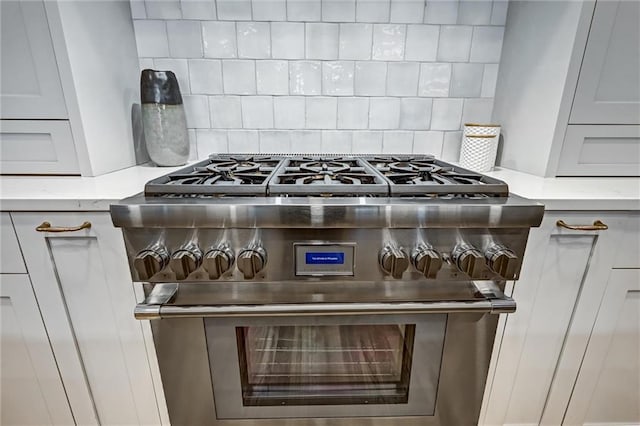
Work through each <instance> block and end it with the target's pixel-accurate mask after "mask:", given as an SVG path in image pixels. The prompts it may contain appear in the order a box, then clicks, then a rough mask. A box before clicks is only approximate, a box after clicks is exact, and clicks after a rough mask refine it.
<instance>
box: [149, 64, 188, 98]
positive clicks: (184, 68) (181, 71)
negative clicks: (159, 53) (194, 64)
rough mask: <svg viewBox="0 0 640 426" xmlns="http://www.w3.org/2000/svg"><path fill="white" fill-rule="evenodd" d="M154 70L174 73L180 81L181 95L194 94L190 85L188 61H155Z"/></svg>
mask: <svg viewBox="0 0 640 426" xmlns="http://www.w3.org/2000/svg"><path fill="white" fill-rule="evenodd" d="M153 68H154V69H156V70H158V71H173V73H174V74H175V75H176V78H177V79H178V86H179V87H180V93H182V94H183V95H185V94H187V95H188V94H189V93H192V91H191V85H190V84H189V66H188V65H187V60H186V59H166V58H162V59H154V60H153Z"/></svg>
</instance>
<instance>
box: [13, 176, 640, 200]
mask: <svg viewBox="0 0 640 426" xmlns="http://www.w3.org/2000/svg"><path fill="white" fill-rule="evenodd" d="M177 169H178V168H171V167H154V166H149V165H142V166H136V167H131V168H129V169H124V170H120V171H116V172H113V173H109V174H106V175H102V176H98V177H93V178H90V177H73V176H24V177H22V176H2V177H0V210H4V211H89V210H94V211H106V210H108V209H109V204H111V203H112V202H114V201H118V200H120V199H122V198H125V197H128V196H130V195H134V194H136V193H138V192H142V190H143V189H144V184H145V183H146V182H147V181H149V180H151V179H153V178H156V177H159V176H162V175H164V174H167V173H169V172H171V171H173V170H177ZM487 174H488V175H490V176H493V177H496V178H498V179H502V180H504V181H505V182H507V184H508V185H509V189H510V191H511V192H513V193H515V194H518V195H520V196H523V197H526V198H530V199H533V200H537V201H539V202H541V203H543V204H545V206H546V209H547V210H640V179H639V178H542V177H538V176H533V175H529V174H526V173H521V172H517V171H514V170H508V169H502V168H497V169H496V170H495V171H493V172H490V173H487Z"/></svg>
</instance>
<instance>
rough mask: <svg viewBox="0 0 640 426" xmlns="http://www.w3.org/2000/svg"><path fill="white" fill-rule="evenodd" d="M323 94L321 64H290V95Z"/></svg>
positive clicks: (313, 62)
mask: <svg viewBox="0 0 640 426" xmlns="http://www.w3.org/2000/svg"><path fill="white" fill-rule="evenodd" d="M321 92H322V71H321V68H320V62H315V61H295V62H289V93H290V94H292V95H319V94H320V93H321Z"/></svg>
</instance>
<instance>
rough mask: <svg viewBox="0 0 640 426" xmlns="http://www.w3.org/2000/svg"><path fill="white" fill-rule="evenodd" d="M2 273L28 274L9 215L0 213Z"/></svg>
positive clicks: (0, 269)
mask: <svg viewBox="0 0 640 426" xmlns="http://www.w3.org/2000/svg"><path fill="white" fill-rule="evenodd" d="M0 236H2V238H0V243H1V245H0V273H1V274H26V273H27V268H26V267H25V266H24V260H23V259H22V253H21V252H20V246H19V245H18V238H17V237H16V233H15V231H14V229H13V224H12V223H11V217H9V213H0Z"/></svg>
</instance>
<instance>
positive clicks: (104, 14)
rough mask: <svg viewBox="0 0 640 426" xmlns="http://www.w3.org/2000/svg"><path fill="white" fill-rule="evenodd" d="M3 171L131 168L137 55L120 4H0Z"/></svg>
mask: <svg viewBox="0 0 640 426" xmlns="http://www.w3.org/2000/svg"><path fill="white" fill-rule="evenodd" d="M0 15H1V20H2V22H1V24H2V25H0V40H1V42H0V43H1V46H0V52H1V58H0V59H1V60H0V68H1V69H0V75H1V79H2V81H1V84H0V102H1V105H0V119H2V120H1V121H0V149H1V151H0V170H1V171H2V173H10V174H76V175H77V174H82V175H84V176H97V175H100V174H104V173H108V172H111V171H114V170H119V169H123V168H126V167H130V166H133V165H135V164H136V147H135V144H136V143H139V142H140V141H134V138H133V131H132V129H133V123H132V120H133V119H134V117H136V114H137V112H136V111H137V109H138V108H139V107H137V106H136V103H137V102H139V100H138V99H139V80H140V79H139V74H138V54H137V51H136V44H135V37H134V32H133V21H132V19H131V9H130V7H129V2H126V1H108V0H96V1H82V0H64V1H62V0H61V1H54V0H47V1H44V0H7V1H5V0H3V1H0Z"/></svg>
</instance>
